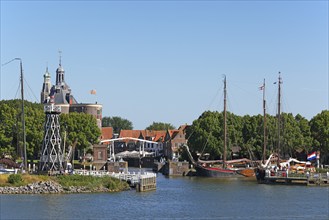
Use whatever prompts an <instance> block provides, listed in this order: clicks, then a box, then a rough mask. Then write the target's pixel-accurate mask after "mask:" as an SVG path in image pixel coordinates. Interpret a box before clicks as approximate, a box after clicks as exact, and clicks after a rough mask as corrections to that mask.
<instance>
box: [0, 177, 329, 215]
mask: <svg viewBox="0 0 329 220" xmlns="http://www.w3.org/2000/svg"><path fill="white" fill-rule="evenodd" d="M328 207H329V187H307V186H285V185H262V184H257V182H256V181H255V180H254V179H253V178H251V179H248V178H246V179H241V178H240V179H235V180H230V179H227V180H218V179H210V178H199V177H175V178H167V177H164V176H163V175H162V174H158V176H157V190H156V191H151V192H146V193H138V192H136V191H135V190H130V191H125V192H119V193H94V194H60V195H0V219H1V220H2V219H329V208H328Z"/></svg>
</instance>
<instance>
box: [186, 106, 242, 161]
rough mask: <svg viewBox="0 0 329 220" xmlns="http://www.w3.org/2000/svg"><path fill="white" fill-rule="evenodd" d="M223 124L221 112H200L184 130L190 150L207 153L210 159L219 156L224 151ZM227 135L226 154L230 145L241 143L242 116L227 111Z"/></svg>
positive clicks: (229, 149)
mask: <svg viewBox="0 0 329 220" xmlns="http://www.w3.org/2000/svg"><path fill="white" fill-rule="evenodd" d="M223 125H224V116H223V113H219V112H217V111H216V112H211V111H206V112H204V113H202V115H201V116H200V117H199V118H198V119H197V120H194V121H193V124H192V126H190V127H189V128H188V129H187V132H186V133H187V137H189V139H188V145H189V147H190V149H191V151H194V152H198V153H209V154H210V158H211V159H219V158H221V157H222V155H223V151H224V140H223V137H224V128H223ZM227 137H228V138H227V153H228V154H229V153H230V152H231V147H233V146H242V145H243V137H242V118H241V117H239V116H236V115H234V114H232V113H229V112H228V113H227ZM227 156H229V155H227ZM228 158H230V157H228Z"/></svg>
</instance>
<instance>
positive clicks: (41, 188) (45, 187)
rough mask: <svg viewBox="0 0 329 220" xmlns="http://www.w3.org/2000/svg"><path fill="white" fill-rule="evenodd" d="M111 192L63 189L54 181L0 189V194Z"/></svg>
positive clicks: (76, 188) (79, 188) (82, 188)
mask: <svg viewBox="0 0 329 220" xmlns="http://www.w3.org/2000/svg"><path fill="white" fill-rule="evenodd" d="M91 192H110V190H109V189H107V188H105V187H104V188H97V189H93V190H90V189H88V188H87V187H84V186H70V187H63V186H61V185H60V184H58V183H56V182H54V181H45V182H37V183H30V184H28V185H26V186H19V187H12V186H5V187H0V194H58V193H91Z"/></svg>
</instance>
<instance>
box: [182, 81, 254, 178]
mask: <svg viewBox="0 0 329 220" xmlns="http://www.w3.org/2000/svg"><path fill="white" fill-rule="evenodd" d="M226 94H227V91H226V76H225V77H224V111H223V113H224V125H223V127H224V137H223V139H224V151H223V159H222V160H211V161H209V160H200V159H198V161H195V160H194V159H193V157H192V155H191V153H190V151H189V147H188V146H187V145H184V146H185V148H186V150H187V153H188V156H189V159H190V161H191V163H192V164H193V165H194V168H195V170H196V175H197V176H204V177H216V178H225V177H251V176H255V171H254V170H255V168H256V167H255V166H254V162H253V161H252V160H249V159H246V158H242V159H236V160H226V152H227V122H226V96H227V95H226Z"/></svg>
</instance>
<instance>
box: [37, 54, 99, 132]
mask: <svg viewBox="0 0 329 220" xmlns="http://www.w3.org/2000/svg"><path fill="white" fill-rule="evenodd" d="M43 77H44V82H43V86H42V91H41V100H40V101H41V103H43V104H49V103H54V104H55V105H56V106H60V107H61V109H62V111H61V113H64V114H68V113H70V112H84V113H86V114H90V115H93V116H94V117H95V118H96V120H97V125H98V127H99V128H100V129H101V127H102V108H103V107H102V105H101V104H97V102H96V103H78V102H77V100H76V99H75V98H74V96H73V94H72V91H71V88H70V87H69V85H68V84H67V83H66V82H65V70H64V68H63V67H62V63H61V58H60V60H59V67H58V68H57V69H56V83H55V84H54V85H53V86H52V85H51V77H50V73H49V72H48V68H47V69H46V73H45V74H44V76H43Z"/></svg>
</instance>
